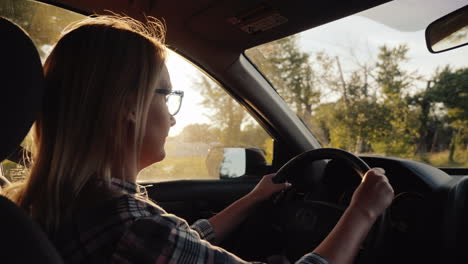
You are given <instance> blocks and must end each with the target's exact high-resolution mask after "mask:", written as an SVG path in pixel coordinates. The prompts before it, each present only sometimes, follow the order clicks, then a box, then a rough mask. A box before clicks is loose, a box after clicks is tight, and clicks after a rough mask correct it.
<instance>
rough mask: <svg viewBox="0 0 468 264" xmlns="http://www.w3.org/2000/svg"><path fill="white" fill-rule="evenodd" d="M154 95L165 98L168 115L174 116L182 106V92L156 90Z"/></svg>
mask: <svg viewBox="0 0 468 264" xmlns="http://www.w3.org/2000/svg"><path fill="white" fill-rule="evenodd" d="M155 93H158V94H164V95H165V96H166V104H167V109H168V110H169V114H170V115H172V116H175V115H176V114H177V113H178V112H179V110H180V107H181V106H182V98H184V91H177V90H176V91H174V90H167V89H156V90H155Z"/></svg>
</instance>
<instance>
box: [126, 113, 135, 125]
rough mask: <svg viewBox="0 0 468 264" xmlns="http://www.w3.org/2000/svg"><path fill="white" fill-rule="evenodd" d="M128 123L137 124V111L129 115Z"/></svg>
mask: <svg viewBox="0 0 468 264" xmlns="http://www.w3.org/2000/svg"><path fill="white" fill-rule="evenodd" d="M127 121H130V122H132V123H136V113H135V111H130V112H129V113H128V115H127Z"/></svg>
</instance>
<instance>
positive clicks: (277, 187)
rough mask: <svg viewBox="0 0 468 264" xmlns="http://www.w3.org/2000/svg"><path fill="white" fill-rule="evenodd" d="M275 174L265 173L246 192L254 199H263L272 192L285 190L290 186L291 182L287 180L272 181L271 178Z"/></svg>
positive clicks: (268, 196)
mask: <svg viewBox="0 0 468 264" xmlns="http://www.w3.org/2000/svg"><path fill="white" fill-rule="evenodd" d="M274 176H275V174H274V173H273V174H267V175H265V176H263V177H262V179H261V180H260V182H259V183H258V184H257V185H256V186H255V188H254V189H253V190H252V191H251V192H250V193H249V194H248V195H249V196H250V197H252V198H253V199H255V200H256V201H259V202H260V201H265V200H267V199H268V198H270V197H271V196H272V195H273V194H275V193H277V192H279V191H282V190H285V189H287V188H289V187H291V184H290V183H288V182H284V183H274V182H273V180H272V178H273V177H274Z"/></svg>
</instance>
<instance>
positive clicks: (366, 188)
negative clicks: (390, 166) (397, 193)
mask: <svg viewBox="0 0 468 264" xmlns="http://www.w3.org/2000/svg"><path fill="white" fill-rule="evenodd" d="M393 196H394V192H393V188H392V186H391V185H390V183H389V182H388V179H387V177H386V176H385V170H383V169H382V168H373V169H371V170H368V171H367V172H366V174H365V175H364V176H363V177H362V181H361V184H360V185H359V187H358V188H357V189H356V191H354V194H353V197H352V199H351V203H350V207H351V208H353V210H357V211H359V212H361V213H362V214H364V215H365V216H366V217H369V218H370V219H372V220H375V219H377V217H378V216H380V215H381V214H382V213H383V212H384V210H385V209H386V208H387V207H388V206H389V205H390V204H391V202H392V200H393Z"/></svg>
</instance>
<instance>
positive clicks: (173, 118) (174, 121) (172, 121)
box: [171, 115, 176, 126]
mask: <svg viewBox="0 0 468 264" xmlns="http://www.w3.org/2000/svg"><path fill="white" fill-rule="evenodd" d="M175 124H176V120H175V117H174V116H173V115H171V126H174V125H175Z"/></svg>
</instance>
